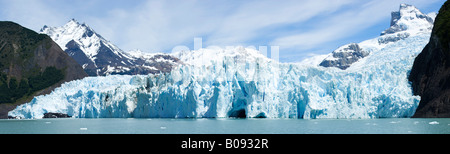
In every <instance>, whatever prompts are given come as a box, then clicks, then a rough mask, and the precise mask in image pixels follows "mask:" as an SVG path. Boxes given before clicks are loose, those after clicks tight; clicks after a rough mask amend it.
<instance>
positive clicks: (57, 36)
mask: <svg viewBox="0 0 450 154" xmlns="http://www.w3.org/2000/svg"><path fill="white" fill-rule="evenodd" d="M40 33H43V34H47V35H49V36H50V37H51V38H52V39H53V40H55V42H57V43H58V44H59V45H60V46H61V47H62V48H63V50H64V51H65V52H67V53H68V54H69V55H70V56H71V57H73V58H74V59H75V60H76V61H77V62H78V63H79V64H80V65H81V66H82V67H83V69H84V70H85V71H86V72H87V73H88V74H89V76H105V75H112V74H128V75H135V74H156V73H161V72H163V73H164V72H168V71H170V70H171V69H172V68H173V67H174V66H175V65H178V62H179V60H178V59H177V58H175V57H172V56H170V55H169V54H163V53H159V54H154V56H158V57H154V58H152V57H148V56H142V55H133V54H129V53H127V52H124V51H123V50H121V49H120V48H119V47H117V46H116V45H114V44H112V43H111V42H109V41H108V40H106V39H105V38H103V37H102V36H101V35H99V34H98V33H96V32H95V31H94V30H93V29H92V28H91V27H89V26H88V25H87V24H85V23H82V24H80V23H79V22H78V21H76V20H75V19H71V20H70V21H69V22H67V23H66V24H65V25H63V26H61V27H48V26H44V27H43V28H42V29H41V30H40ZM144 57H145V58H144ZM155 58H165V60H166V61H164V62H158V61H154V59H155Z"/></svg>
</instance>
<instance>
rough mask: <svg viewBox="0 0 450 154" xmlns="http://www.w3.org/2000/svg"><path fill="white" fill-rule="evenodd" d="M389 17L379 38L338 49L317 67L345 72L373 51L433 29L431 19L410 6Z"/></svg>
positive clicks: (403, 7) (402, 5) (402, 6)
mask: <svg viewBox="0 0 450 154" xmlns="http://www.w3.org/2000/svg"><path fill="white" fill-rule="evenodd" d="M391 16H392V18H391V24H390V27H389V28H388V29H386V30H385V31H383V32H381V34H380V37H378V38H375V39H371V40H367V41H364V42H361V43H350V44H347V45H344V46H342V47H339V48H338V49H336V50H335V51H333V52H332V53H331V54H329V55H328V57H327V58H325V59H324V60H323V61H322V62H321V63H320V64H319V65H320V66H323V67H337V68H340V69H343V70H345V69H347V68H348V67H350V66H351V65H352V64H353V63H355V62H357V61H359V60H360V59H362V58H364V57H366V56H368V55H369V54H370V53H371V52H372V51H374V50H379V49H381V48H383V47H385V46H386V45H388V44H391V43H394V42H397V41H400V40H404V39H406V38H408V37H412V36H416V35H420V34H424V33H430V32H431V29H432V28H433V18H432V17H430V16H428V15H426V14H424V13H422V12H420V10H419V9H417V8H416V7H414V6H412V5H408V4H401V5H400V8H399V11H395V12H392V13H391Z"/></svg>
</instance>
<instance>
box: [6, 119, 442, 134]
mask: <svg viewBox="0 0 450 154" xmlns="http://www.w3.org/2000/svg"><path fill="white" fill-rule="evenodd" d="M91 133H92V134H450V119H410V118H398V119H358V120H348V119H317V120H303V119H38V120H0V134H91Z"/></svg>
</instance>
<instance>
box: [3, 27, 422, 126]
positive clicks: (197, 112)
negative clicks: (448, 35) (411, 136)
mask: <svg viewBox="0 0 450 154" xmlns="http://www.w3.org/2000/svg"><path fill="white" fill-rule="evenodd" d="M429 38H430V34H429V33H424V34H421V35H414V36H410V37H407V38H403V39H401V40H398V41H396V42H390V43H388V44H384V45H383V47H380V48H374V49H373V50H371V53H370V55H368V56H367V57H365V58H363V59H360V60H359V61H357V62H356V63H353V64H352V65H351V66H350V67H349V68H348V69H346V70H341V69H338V68H334V67H330V68H325V67H321V66H314V65H304V64H301V63H280V62H277V61H275V60H272V59H269V58H267V57H266V56H264V55H263V54H261V53H259V51H258V50H255V49H252V48H244V47H234V48H226V49H203V48H202V49H199V50H196V51H182V52H179V53H174V54H173V55H174V56H177V57H179V58H180V60H182V61H183V62H184V64H180V65H178V66H177V67H175V68H174V70H172V71H171V72H168V73H162V74H155V75H152V74H150V75H133V76H131V75H109V76H102V77H87V78H84V79H81V80H76V81H72V82H67V83H64V84H63V85H61V87H59V88H56V89H55V90H54V91H53V92H52V93H50V94H48V95H42V96H38V97H35V98H34V99H33V100H32V101H31V102H29V103H26V104H23V105H20V106H18V107H17V108H16V109H14V110H13V111H10V112H9V114H8V115H9V116H12V117H17V118H31V119H40V118H42V117H43V115H44V114H45V113H48V112H53V113H65V114H68V115H69V116H72V117H73V118H226V117H247V118H261V117H264V118H303V119H315V118H364V119H365V118H393V117H411V116H412V115H413V114H414V112H415V110H416V108H417V106H418V103H419V101H420V97H419V96H414V95H413V93H412V88H411V85H410V83H409V82H408V80H407V76H408V74H409V71H410V69H411V67H412V64H413V62H414V59H415V57H416V56H417V55H418V54H419V53H420V52H421V50H422V49H423V48H424V47H425V45H426V44H427V43H428V40H429ZM374 40H375V42H377V41H376V40H377V38H375V39H374Z"/></svg>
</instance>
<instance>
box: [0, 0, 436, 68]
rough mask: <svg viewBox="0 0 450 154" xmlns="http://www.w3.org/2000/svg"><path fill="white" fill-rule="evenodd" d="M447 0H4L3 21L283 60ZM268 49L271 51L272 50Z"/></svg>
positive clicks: (140, 45) (148, 46) (376, 31)
mask: <svg viewBox="0 0 450 154" xmlns="http://www.w3.org/2000/svg"><path fill="white" fill-rule="evenodd" d="M444 2H445V0H89V1H87V0H0V20H2V21H14V22H16V23H19V24H21V25H22V26H25V27H27V28H30V29H32V30H35V31H39V30H40V29H41V28H42V27H43V26H44V25H47V26H51V27H59V26H62V25H64V24H65V23H67V22H68V21H69V20H70V19H72V18H73V19H76V20H77V21H78V22H80V23H86V24H87V25H89V26H90V27H91V28H92V29H94V30H95V31H96V32H97V33H99V34H100V35H102V36H103V37H104V38H105V39H107V40H109V41H110V42H111V43H113V44H115V45H117V46H118V47H119V48H121V49H122V50H124V51H129V50H135V49H139V50H141V51H144V52H167V53H168V52H171V51H172V49H174V47H176V46H186V47H188V48H190V49H193V47H194V38H201V39H202V45H203V47H204V48H206V47H208V46H219V47H226V46H244V47H248V46H254V47H257V48H258V47H259V46H267V47H268V49H270V46H279V58H280V61H282V62H298V61H301V60H303V59H305V58H309V57H311V56H314V55H320V54H327V53H330V52H332V51H333V50H335V49H337V48H338V47H339V46H342V45H345V44H348V43H353V42H356V43H358V42H361V41H364V40H367V39H370V38H375V37H377V36H379V35H380V33H381V32H382V31H383V30H385V29H387V28H389V24H390V18H391V12H392V11H398V9H399V6H400V4H401V3H406V4H411V5H414V6H416V7H417V8H418V9H419V10H421V11H422V12H423V13H425V14H427V13H430V12H438V11H439V8H440V7H441V6H442V4H444ZM269 52H270V51H269Z"/></svg>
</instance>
